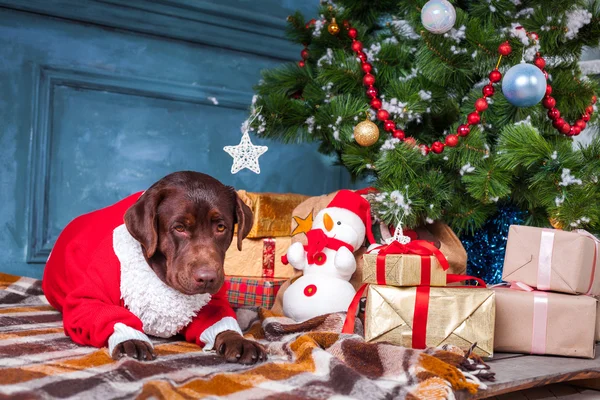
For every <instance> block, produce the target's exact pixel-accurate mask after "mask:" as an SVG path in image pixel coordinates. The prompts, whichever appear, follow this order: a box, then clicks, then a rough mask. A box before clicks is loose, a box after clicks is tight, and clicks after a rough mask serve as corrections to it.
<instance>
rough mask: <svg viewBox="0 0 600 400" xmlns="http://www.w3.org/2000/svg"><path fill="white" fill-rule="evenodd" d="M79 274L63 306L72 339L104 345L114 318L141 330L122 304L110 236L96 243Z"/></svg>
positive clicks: (118, 269)
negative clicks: (92, 253)
mask: <svg viewBox="0 0 600 400" xmlns="http://www.w3.org/2000/svg"><path fill="white" fill-rule="evenodd" d="M81 276H82V278H81V279H80V280H79V281H78V282H76V284H75V287H73V289H72V291H71V292H70V293H69V294H68V295H67V297H66V299H65V304H64V307H63V323H64V328H65V333H66V334H67V335H69V336H70V337H71V339H73V341H74V342H76V343H79V344H84V345H91V346H95V347H104V346H107V343H108V338H109V337H110V336H111V335H112V334H113V332H114V325H115V324H116V323H117V322H121V323H123V324H125V325H127V326H129V327H130V328H133V329H136V330H138V331H141V332H143V325H142V321H140V319H139V318H138V317H136V316H135V315H133V314H132V313H131V312H130V311H129V310H127V309H126V308H125V307H123V306H122V305H121V290H120V282H121V274H120V264H119V260H118V259H117V257H116V255H115V254H114V251H113V248H112V237H109V238H107V239H106V240H104V241H103V242H102V244H100V245H99V246H98V249H97V251H96V252H95V253H94V256H93V257H92V261H91V263H90V265H89V267H88V268H87V270H86V271H85V273H84V274H82V275H81Z"/></svg>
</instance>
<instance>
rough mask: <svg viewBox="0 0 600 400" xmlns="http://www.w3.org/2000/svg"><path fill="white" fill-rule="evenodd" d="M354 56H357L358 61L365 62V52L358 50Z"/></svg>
mask: <svg viewBox="0 0 600 400" xmlns="http://www.w3.org/2000/svg"><path fill="white" fill-rule="evenodd" d="M356 56H357V57H358V59H359V60H360V62H363V63H364V62H367V55H366V54H365V53H363V52H362V51H359V52H358V53H356Z"/></svg>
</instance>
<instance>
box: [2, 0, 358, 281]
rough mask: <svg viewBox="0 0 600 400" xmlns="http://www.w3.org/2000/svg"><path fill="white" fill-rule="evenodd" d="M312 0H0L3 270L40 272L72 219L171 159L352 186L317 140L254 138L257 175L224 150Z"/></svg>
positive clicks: (290, 51) (276, 186)
mask: <svg viewBox="0 0 600 400" xmlns="http://www.w3.org/2000/svg"><path fill="white" fill-rule="evenodd" d="M317 4H318V2H317V1H316V0H314V1H310V2H308V1H302V0H287V1H286V0H264V1H249V0H247V1H233V0H222V1H219V2H208V1H200V0H128V1H126V0H29V1H20V0H0V249H2V260H1V261H0V271H2V272H9V273H15V274H20V275H25V276H33V277H41V274H42V272H43V267H44V261H45V260H46V258H47V256H48V254H49V251H50V249H51V247H52V244H53V243H54V241H55V239H56V237H57V235H58V233H59V232H60V230H61V229H62V228H63V227H64V226H65V225H66V224H67V223H68V222H69V221H70V220H71V219H73V218H74V217H76V216H77V215H79V214H81V213H84V212H87V211H90V210H94V209H97V208H100V207H103V206H106V205H108V204H111V203H113V202H114V201H117V200H118V199H120V198H122V197H124V196H126V195H128V194H130V193H132V192H135V191H138V190H142V189H145V188H146V187H148V186H149V185H150V184H151V183H153V182H154V181H156V180H157V179H159V178H160V177H162V176H164V175H165V174H167V173H170V172H173V171H176V170H182V169H192V170H197V171H202V172H206V173H209V174H211V175H213V176H215V177H216V178H218V179H220V180H221V181H223V182H224V183H226V184H229V185H233V186H235V187H237V188H239V189H246V190H250V191H259V192H265V191H272V192H296V193H305V194H322V193H325V192H330V191H333V190H335V189H337V188H340V187H344V186H348V184H349V180H348V176H347V174H346V173H345V171H343V170H342V169H341V168H339V167H332V166H331V163H332V160H331V159H328V158H326V157H323V156H321V155H319V154H318V153H317V152H316V146H313V145H297V146H289V145H283V144H280V143H273V142H268V141H265V140H260V139H257V138H256V137H253V141H254V143H256V144H262V145H268V146H269V151H268V152H267V153H266V154H265V155H263V156H261V158H260V163H261V169H262V173H261V174H260V175H256V174H254V173H252V172H250V171H248V170H244V171H242V172H240V173H238V174H237V175H231V174H230V168H231V162H232V160H231V157H230V156H229V155H228V154H226V153H225V152H223V150H222V148H223V146H224V145H232V144H237V143H238V142H239V140H240V137H241V136H240V135H241V134H240V125H241V123H242V122H243V121H244V119H245V118H246V117H247V110H248V107H249V104H250V101H251V98H252V86H253V85H254V84H256V83H257V82H258V80H259V79H260V70H261V69H264V68H271V67H274V66H276V65H278V64H279V63H281V62H283V61H285V60H296V59H298V58H299V53H300V50H301V48H300V47H298V46H295V45H293V44H291V43H289V42H287V41H286V40H285V39H284V34H283V30H284V26H285V18H286V16H287V15H289V14H291V13H292V12H293V11H294V10H295V9H301V10H302V11H304V12H305V14H306V15H307V16H309V15H310V16H311V17H312V14H314V12H315V10H316V7H317ZM212 96H214V97H216V98H217V99H218V101H219V105H213V104H212V102H211V101H210V100H209V99H208V97H212Z"/></svg>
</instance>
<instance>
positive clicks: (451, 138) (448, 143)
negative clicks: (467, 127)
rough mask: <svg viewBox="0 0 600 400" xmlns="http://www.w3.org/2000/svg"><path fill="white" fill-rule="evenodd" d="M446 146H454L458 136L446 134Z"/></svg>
mask: <svg viewBox="0 0 600 400" xmlns="http://www.w3.org/2000/svg"><path fill="white" fill-rule="evenodd" d="M445 142H446V146H450V147H454V146H456V145H457V144H458V136H456V135H448V136H446V140H445Z"/></svg>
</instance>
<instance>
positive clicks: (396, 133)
mask: <svg viewBox="0 0 600 400" xmlns="http://www.w3.org/2000/svg"><path fill="white" fill-rule="evenodd" d="M392 136H393V137H395V138H396V139H400V140H402V139H404V131H403V130H402V129H394V132H393V133H392Z"/></svg>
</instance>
